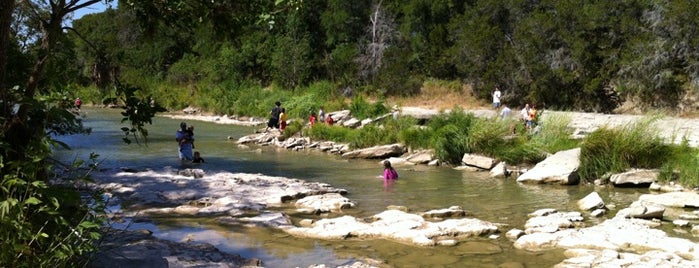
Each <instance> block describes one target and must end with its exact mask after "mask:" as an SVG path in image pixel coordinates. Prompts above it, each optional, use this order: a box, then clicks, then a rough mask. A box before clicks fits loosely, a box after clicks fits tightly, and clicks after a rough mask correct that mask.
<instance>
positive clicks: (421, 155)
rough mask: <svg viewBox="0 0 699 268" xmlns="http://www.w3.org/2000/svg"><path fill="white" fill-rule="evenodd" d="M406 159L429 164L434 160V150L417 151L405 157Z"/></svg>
mask: <svg viewBox="0 0 699 268" xmlns="http://www.w3.org/2000/svg"><path fill="white" fill-rule="evenodd" d="M405 159H406V160H408V161H410V162H411V163H415V164H427V163H429V162H431V161H432V160H434V150H423V151H419V152H415V153H413V154H411V155H409V156H407V157H405Z"/></svg>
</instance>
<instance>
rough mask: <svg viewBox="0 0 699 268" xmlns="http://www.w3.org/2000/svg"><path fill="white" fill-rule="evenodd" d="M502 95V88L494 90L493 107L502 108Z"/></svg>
mask: <svg viewBox="0 0 699 268" xmlns="http://www.w3.org/2000/svg"><path fill="white" fill-rule="evenodd" d="M501 96H502V93H501V92H500V88H497V87H496V88H495V92H493V108H495V109H498V108H500V97H501Z"/></svg>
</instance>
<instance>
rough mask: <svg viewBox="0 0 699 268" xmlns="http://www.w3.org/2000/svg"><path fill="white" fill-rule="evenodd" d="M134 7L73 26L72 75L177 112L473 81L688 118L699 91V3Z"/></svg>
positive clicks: (537, 99) (404, 91) (576, 105)
mask: <svg viewBox="0 0 699 268" xmlns="http://www.w3.org/2000/svg"><path fill="white" fill-rule="evenodd" d="M121 2H122V3H120V5H119V7H118V8H117V9H109V10H107V11H106V12H103V13H100V14H94V15H89V16H85V17H83V18H82V19H80V20H77V21H75V22H74V23H73V26H74V28H75V29H76V32H80V33H82V35H83V37H84V40H83V39H82V38H79V37H78V36H77V34H73V32H70V33H69V38H68V39H67V40H65V42H66V43H65V44H69V46H66V47H67V48H68V47H72V49H71V50H66V51H65V53H67V54H74V55H76V57H77V60H76V61H75V62H74V63H75V64H73V65H69V64H68V65H65V67H66V68H68V69H66V70H65V72H66V73H81V74H82V76H74V77H72V78H70V77H69V79H70V80H72V82H74V83H82V84H83V85H85V84H84V81H90V79H86V78H88V77H89V78H93V80H94V81H97V80H96V79H95V75H94V74H95V70H104V71H103V72H102V73H103V75H101V76H100V77H101V78H103V79H104V78H109V77H110V76H109V74H110V73H111V74H116V75H119V76H120V79H122V80H123V81H124V82H126V83H129V84H133V85H136V86H139V87H142V88H144V89H146V91H147V93H148V94H151V95H154V96H158V99H157V101H158V102H159V103H162V104H163V105H164V106H166V107H168V108H175V109H179V108H182V107H184V106H187V105H198V106H202V107H206V108H207V109H208V110H211V111H216V112H220V113H240V112H252V110H255V112H256V113H254V114H251V115H258V116H259V115H264V113H265V112H266V111H265V109H250V107H243V108H239V107H238V105H243V104H241V103H237V102H236V100H238V99H239V98H240V97H241V95H244V94H242V93H240V92H239V91H247V90H251V91H253V92H255V94H257V93H259V90H258V89H260V88H270V87H271V88H276V89H279V90H290V91H294V92H303V91H304V90H306V89H307V88H306V86H307V85H311V84H313V83H315V82H317V81H329V83H330V88H331V90H332V91H337V92H342V93H343V94H350V95H351V94H357V93H368V94H379V95H385V94H388V95H408V94H413V93H416V92H418V91H419V90H420V86H422V85H423V81H425V80H426V79H429V78H437V79H443V80H454V79H462V81H463V82H464V83H466V84H470V85H472V86H473V90H474V93H475V95H476V96H477V97H479V98H482V99H488V98H489V96H490V92H491V91H492V89H493V87H494V86H495V85H499V86H500V87H501V88H502V89H503V93H504V102H505V103H509V104H510V105H511V106H519V105H521V103H522V102H525V101H527V102H530V103H536V104H539V107H548V108H563V109H565V110H570V109H576V110H586V111H611V110H612V109H614V108H616V107H617V105H618V104H619V103H620V101H621V100H623V99H625V98H632V99H634V100H639V101H640V102H639V104H643V105H646V106H649V107H669V108H675V107H677V104H678V102H679V101H680V100H681V98H682V97H683V96H684V94H685V93H687V92H694V91H695V90H696V84H697V83H696V81H699V71H697V70H699V68H697V67H698V66H699V50H697V49H696V47H697V46H699V38H697V37H696V36H697V35H696V34H694V33H696V31H697V29H699V21H697V20H693V19H689V18H690V17H692V16H691V14H696V13H697V12H698V11H699V5H695V4H692V3H685V2H677V1H654V0H632V1H600V2H596V1H593V2H590V1H583V2H580V1H572V0H563V1H551V0H545V1H529V0H516V1H495V0H478V1H455V0H444V1H431V0H409V1H397V0H383V1H378V2H376V1H370V0H358V1H350V2H348V1H343V0H311V1H296V0H280V1H258V0H253V1H245V3H237V2H235V3H233V2H226V1H212V2H208V1H197V0H169V1H156V2H153V1H145V0H125V1H121ZM377 3H380V5H377ZM372 18H374V20H373V21H372ZM86 40H89V42H90V43H91V44H93V45H94V48H91V47H90V46H88V45H87V43H86ZM96 67H100V68H96ZM71 68H72V69H71ZM71 70H75V71H71ZM110 70H111V71H110ZM69 82H70V81H69ZM323 83H327V82H323ZM100 84H102V85H103V84H104V83H100ZM102 88H104V90H107V87H102ZM107 91H108V90H107ZM260 97H262V98H265V97H266V95H265V94H262V95H261V96H260ZM93 101H99V100H93ZM264 103H269V102H268V101H265V102H264ZM245 104H248V103H247V102H246V103H245ZM243 106H245V105H243Z"/></svg>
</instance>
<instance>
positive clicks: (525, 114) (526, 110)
mask: <svg viewBox="0 0 699 268" xmlns="http://www.w3.org/2000/svg"><path fill="white" fill-rule="evenodd" d="M519 114H520V115H521V116H522V121H524V122H527V120H529V103H527V104H526V105H524V108H522V111H520V112H519Z"/></svg>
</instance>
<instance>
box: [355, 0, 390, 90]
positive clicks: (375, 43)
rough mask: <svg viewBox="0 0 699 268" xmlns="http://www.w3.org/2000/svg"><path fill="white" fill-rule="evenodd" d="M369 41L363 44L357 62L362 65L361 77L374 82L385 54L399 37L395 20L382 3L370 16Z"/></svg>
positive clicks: (379, 3) (375, 6) (376, 5)
mask: <svg viewBox="0 0 699 268" xmlns="http://www.w3.org/2000/svg"><path fill="white" fill-rule="evenodd" d="M369 21H370V24H369V26H368V27H367V38H366V39H367V40H366V42H365V43H364V44H362V49H361V50H360V51H361V52H360V53H361V54H360V57H359V58H358V59H357V61H358V62H359V64H360V77H361V78H363V79H365V80H367V81H373V80H374V79H375V78H376V74H377V73H378V71H379V69H380V68H381V65H382V63H383V57H384V52H385V51H386V49H388V47H389V46H390V45H391V44H392V42H393V41H394V40H395V39H396V37H397V31H396V27H395V24H394V22H393V19H392V18H391V17H390V16H389V15H388V14H387V13H386V11H384V10H383V8H382V7H381V1H380V0H379V2H378V3H376V4H375V5H374V8H373V12H372V13H371V15H370V16H369Z"/></svg>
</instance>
